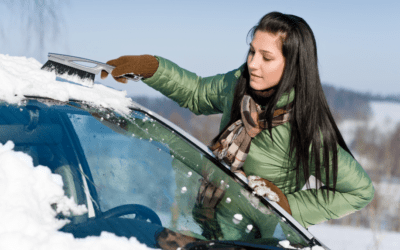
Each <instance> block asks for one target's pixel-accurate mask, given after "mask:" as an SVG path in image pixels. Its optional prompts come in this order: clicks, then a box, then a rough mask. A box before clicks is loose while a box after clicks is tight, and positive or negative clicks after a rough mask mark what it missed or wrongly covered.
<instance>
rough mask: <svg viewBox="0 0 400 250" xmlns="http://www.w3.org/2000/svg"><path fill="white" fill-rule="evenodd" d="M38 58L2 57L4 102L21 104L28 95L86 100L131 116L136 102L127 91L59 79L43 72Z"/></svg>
mask: <svg viewBox="0 0 400 250" xmlns="http://www.w3.org/2000/svg"><path fill="white" fill-rule="evenodd" d="M41 67H42V64H41V63H40V62H38V61H36V60H35V59H34V58H26V57H16V56H9V55H2V54H0V100H4V101H7V102H9V103H19V102H20V101H21V100H23V99H24V96H40V97H47V98H51V99H54V100H59V101H68V100H69V99H75V100H82V101H85V102H89V103H91V104H93V105H97V106H102V107H104V108H112V109H114V110H115V111H117V112H120V113H123V114H128V113H129V112H130V111H129V108H128V107H129V106H130V105H132V100H131V99H130V98H128V97H127V96H126V91H119V90H115V89H111V88H109V87H106V86H103V85H101V84H94V86H93V87H92V88H89V87H85V86H82V85H78V84H72V83H69V82H61V81H57V80H56V75H55V74H54V73H51V72H47V71H44V70H41Z"/></svg>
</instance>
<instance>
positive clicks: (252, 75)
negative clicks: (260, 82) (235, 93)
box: [250, 74, 261, 78]
mask: <svg viewBox="0 0 400 250" xmlns="http://www.w3.org/2000/svg"><path fill="white" fill-rule="evenodd" d="M250 76H251V77H256V78H261V76H258V75H254V74H250Z"/></svg>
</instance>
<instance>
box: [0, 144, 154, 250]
mask: <svg viewBox="0 0 400 250" xmlns="http://www.w3.org/2000/svg"><path fill="white" fill-rule="evenodd" d="M13 149H14V143H13V142H11V141H8V142H7V143H6V144H4V145H3V144H1V143H0V221H1V226H0V249H2V250H16V249H17V250H18V249H21V250H22V249H23V250H47V249H58V250H71V249H73V250H92V249H93V250H95V249H96V250H98V249H102V250H106V249H107V250H108V249H110V250H111V249H121V250H122V249H124V250H128V249H139V250H142V249H143V250H148V249H150V248H148V247H146V246H145V245H143V244H141V243H139V242H138V241H137V240H136V238H130V239H127V238H124V237H117V236H115V235H114V234H111V233H106V232H103V233H102V234H101V236H100V237H94V236H93V237H87V238H85V239H75V238H74V237H73V236H72V234H68V233H63V232H60V231H58V229H60V228H61V227H63V226H64V225H65V224H66V223H67V222H68V221H67V220H59V219H57V218H56V217H55V216H56V214H57V213H59V212H61V213H64V214H69V213H74V214H77V215H79V214H83V213H85V212H86V207H84V206H78V205H76V204H75V202H74V201H73V200H72V199H69V198H67V197H66V196H65V195H64V191H63V189H62V185H63V183H62V179H61V176H59V175H56V174H52V173H51V171H50V169H49V168H47V167H45V166H40V165H39V166H36V167H34V166H33V161H32V158H31V157H30V156H29V155H27V154H25V153H23V152H16V151H14V150H13ZM53 204H56V205H57V211H55V210H54V209H53V208H52V205H53Z"/></svg>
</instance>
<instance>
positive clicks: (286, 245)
mask: <svg viewBox="0 0 400 250" xmlns="http://www.w3.org/2000/svg"><path fill="white" fill-rule="evenodd" d="M279 245H281V246H282V247H284V248H287V249H300V250H324V249H325V248H323V247H320V246H313V247H312V248H309V247H305V248H295V247H293V246H291V245H290V242H289V241H288V240H282V241H279Z"/></svg>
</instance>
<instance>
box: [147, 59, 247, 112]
mask: <svg viewBox="0 0 400 250" xmlns="http://www.w3.org/2000/svg"><path fill="white" fill-rule="evenodd" d="M156 58H157V60H158V63H159V66H158V69H157V71H156V73H155V74H154V75H153V76H152V77H150V78H147V79H143V82H144V83H146V84H147V85H149V86H150V87H152V88H154V89H156V90H158V91H160V92H161V93H162V94H164V95H165V96H167V97H169V98H170V99H172V100H174V101H175V102H177V103H178V104H179V106H181V107H184V108H189V109H190V110H191V111H192V112H193V113H195V114H197V115H199V114H203V115H209V114H216V113H222V112H223V110H224V106H225V105H226V98H227V97H228V96H230V95H233V93H234V89H235V86H236V81H237V79H238V78H239V76H240V74H241V69H242V67H243V66H242V67H240V68H239V69H236V70H233V71H230V72H228V73H226V74H218V75H215V76H210V77H205V78H202V77H199V76H197V75H196V74H194V73H192V72H190V71H188V70H185V69H183V68H181V67H179V66H178V65H176V64H175V63H173V62H171V61H169V60H167V59H165V58H162V57H158V56H156Z"/></svg>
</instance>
